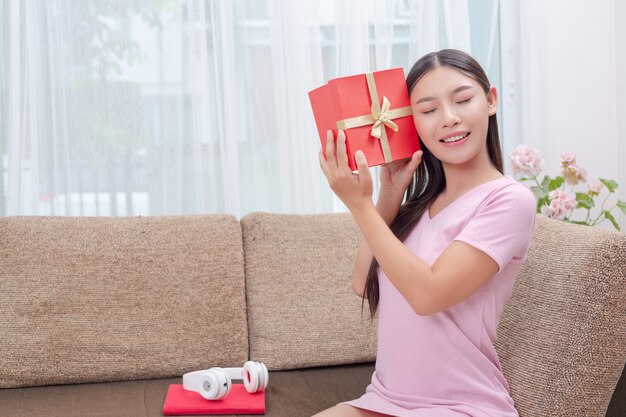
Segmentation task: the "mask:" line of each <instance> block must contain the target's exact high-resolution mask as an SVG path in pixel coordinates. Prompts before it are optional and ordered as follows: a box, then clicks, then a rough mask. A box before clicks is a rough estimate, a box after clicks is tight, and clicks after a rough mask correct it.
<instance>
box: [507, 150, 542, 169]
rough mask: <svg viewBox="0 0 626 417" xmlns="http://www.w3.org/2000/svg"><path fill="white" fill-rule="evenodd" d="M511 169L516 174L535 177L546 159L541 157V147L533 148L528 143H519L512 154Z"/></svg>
mask: <svg viewBox="0 0 626 417" xmlns="http://www.w3.org/2000/svg"><path fill="white" fill-rule="evenodd" d="M509 160H510V161H511V170H512V171H513V174H515V175H519V174H521V175H525V176H529V177H535V176H537V175H538V174H539V172H541V165H542V164H543V162H544V160H543V159H541V153H539V149H533V148H531V147H530V146H528V145H519V146H518V147H517V148H515V150H513V152H511V155H509Z"/></svg>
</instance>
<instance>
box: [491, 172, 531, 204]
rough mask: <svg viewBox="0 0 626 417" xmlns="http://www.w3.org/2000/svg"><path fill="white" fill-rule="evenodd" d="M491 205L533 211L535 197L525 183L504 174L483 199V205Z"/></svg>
mask: <svg viewBox="0 0 626 417" xmlns="http://www.w3.org/2000/svg"><path fill="white" fill-rule="evenodd" d="M493 205H498V206H508V207H509V208H511V209H515V211H526V212H529V211H530V212H531V213H535V210H536V207H537V199H536V198H535V194H534V193H533V191H532V190H531V189H530V188H529V187H528V186H527V185H525V184H522V183H521V182H518V181H516V180H515V179H514V178H512V177H510V176H506V177H504V178H503V181H501V182H500V183H499V184H498V186H497V187H496V188H494V189H493V190H492V192H491V193H489V196H488V197H487V198H486V199H485V206H493Z"/></svg>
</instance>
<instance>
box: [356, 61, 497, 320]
mask: <svg viewBox="0 0 626 417" xmlns="http://www.w3.org/2000/svg"><path fill="white" fill-rule="evenodd" d="M443 66H445V67H450V68H452V69H456V70H458V71H461V72H462V73H463V74H465V75H467V76H468V77H471V78H473V79H474V80H476V81H477V82H478V84H480V86H481V87H482V89H483V90H484V91H485V94H487V93H488V92H489V87H490V84H489V80H488V79H487V75H486V74H485V71H484V70H483V69H482V67H481V66H480V64H479V63H478V62H477V61H476V60H475V59H474V58H472V57H471V56H470V55H468V54H467V53H465V52H463V51H459V50H456V49H442V50H441V51H438V52H431V53H429V54H427V55H424V56H423V57H422V58H420V59H419V60H418V61H417V62H416V63H415V64H414V65H413V67H412V68H411V70H410V71H409V73H408V75H407V77H406V85H407V87H408V89H409V93H410V92H411V90H413V87H415V84H417V82H418V81H419V80H420V79H421V78H422V77H423V76H424V74H426V73H427V72H428V71H430V70H432V69H434V68H437V67H443ZM419 142H420V147H421V149H422V151H423V156H422V162H421V163H420V165H419V166H418V168H417V170H416V171H415V173H414V174H413V179H412V180H411V182H410V184H409V186H408V187H407V190H406V195H405V197H404V203H402V205H401V206H400V209H399V211H398V214H397V215H396V217H395V218H394V220H393V222H392V223H391V225H390V228H391V231H392V232H393V233H394V234H395V235H396V237H397V238H398V239H399V240H400V241H402V242H404V240H405V239H406V238H407V237H408V235H409V234H410V233H411V231H412V230H413V228H414V227H415V226H416V225H417V222H418V221H419V219H420V217H421V216H422V214H423V213H424V211H425V210H426V208H427V207H428V206H429V205H430V203H431V202H433V201H434V200H435V198H437V196H438V195H439V194H440V193H441V192H442V191H443V190H444V189H445V188H446V177H445V175H444V171H443V165H442V164H441V161H440V160H438V159H437V158H435V157H434V156H433V154H432V153H430V151H429V150H428V148H426V147H425V146H424V143H423V142H422V139H421V138H420V139H419ZM487 150H488V152H489V159H490V160H491V163H492V164H493V166H494V167H496V169H497V170H498V171H500V173H501V174H504V171H503V166H502V150H501V148H500V139H499V136H498V122H497V119H496V115H495V114H493V115H492V116H489V125H488V128H487ZM364 292H365V295H366V296H367V300H368V303H369V310H370V320H371V319H373V318H374V316H375V314H376V310H377V309H378V302H379V299H380V294H379V286H378V261H377V260H376V258H375V257H372V263H371V264H370V268H369V271H368V272H367V279H366V281H365V291H364ZM364 302H365V298H364V299H363V300H362V303H361V310H362V309H363V303H364Z"/></svg>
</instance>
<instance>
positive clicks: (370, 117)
mask: <svg viewBox="0 0 626 417" xmlns="http://www.w3.org/2000/svg"><path fill="white" fill-rule="evenodd" d="M365 77H366V79H367V88H368V90H369V93H370V98H371V100H372V108H371V114H364V115H362V116H356V117H350V118H348V119H343V120H339V121H338V122H337V129H340V130H346V129H351V128H354V127H361V126H367V125H373V126H372V129H371V131H370V135H371V136H374V137H375V138H377V139H379V140H380V146H381V148H382V150H383V156H384V157H385V162H391V161H392V158H391V148H390V147H389V139H388V138H387V129H385V127H384V126H387V127H389V128H390V129H391V130H393V131H394V132H397V131H398V125H397V124H395V123H394V122H393V121H392V120H391V119H397V118H398V117H405V116H410V115H411V114H413V112H412V111H411V106H405V107H400V108H397V109H390V107H391V102H390V101H389V99H387V97H385V96H383V106H382V108H381V106H380V100H379V98H378V90H377V89H376V81H375V80H374V74H373V73H371V72H369V73H367V74H365Z"/></svg>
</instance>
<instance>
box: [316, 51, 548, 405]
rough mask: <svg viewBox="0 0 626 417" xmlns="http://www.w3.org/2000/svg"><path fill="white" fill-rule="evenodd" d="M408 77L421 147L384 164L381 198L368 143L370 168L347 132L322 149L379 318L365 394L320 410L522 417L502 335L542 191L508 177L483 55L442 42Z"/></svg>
mask: <svg viewBox="0 0 626 417" xmlns="http://www.w3.org/2000/svg"><path fill="white" fill-rule="evenodd" d="M407 87H408V88H409V92H410V99H411V107H412V110H413V119H414V122H415V128H416V129H417V132H418V135H419V140H420V145H421V149H422V151H418V152H416V153H415V154H414V155H413V157H412V158H411V159H410V160H404V161H395V162H392V163H390V164H386V165H384V166H382V167H381V170H380V183H381V189H380V193H379V200H378V203H377V205H376V206H374V204H373V202H372V188H373V186H372V179H371V175H370V172H369V169H368V166H367V161H366V160H365V157H364V155H363V153H362V152H361V151H357V152H356V160H357V166H358V174H356V175H353V173H352V172H351V170H350V168H349V167H348V163H347V157H346V146H345V133H344V132H342V131H340V132H339V134H338V138H337V140H336V143H335V139H334V135H333V134H332V132H329V136H328V142H327V144H326V156H324V153H322V152H321V151H320V154H319V158H320V166H321V168H322V170H323V172H324V174H325V176H326V178H327V179H328V182H329V185H330V187H331V189H332V190H333V191H334V192H335V193H336V194H337V196H338V197H339V198H340V199H341V200H342V201H343V202H344V204H345V205H346V206H347V207H348V209H349V210H350V212H351V213H352V215H353V217H354V219H355V221H356V223H357V225H358V226H359V229H360V230H361V233H362V235H363V240H362V242H361V245H360V247H359V251H358V254H357V258H356V263H355V267H354V272H353V277H352V286H353V288H354V291H355V292H356V293H357V294H358V295H360V296H361V297H363V298H364V299H365V298H367V299H368V303H369V306H370V313H371V316H372V317H374V315H375V314H376V312H377V311H378V313H379V317H378V351H377V358H376V368H375V371H374V373H373V375H372V381H371V384H370V385H369V386H368V387H367V389H366V392H365V394H364V395H363V396H362V397H360V398H358V399H355V400H352V401H347V402H344V403H340V404H338V405H336V406H335V407H332V408H330V409H327V410H325V411H323V412H321V413H318V414H316V416H315V417H338V416H342V417H348V416H355V417H356V416H367V417H374V416H387V415H391V416H400V417H422V416H424V417H440V416H441V417H443V416H446V417H448V416H450V417H452V416H473V417H494V416H506V417H516V416H518V413H517V411H516V410H515V407H514V404H513V400H512V398H511V396H510V392H509V386H508V384H507V381H506V379H505V377H504V375H503V373H502V369H501V367H500V362H499V360H498V356H497V353H496V351H495V349H494V347H493V342H494V341H495V339H496V329H497V326H498V322H499V319H500V314H501V312H502V310H503V308H504V304H505V303H506V301H507V300H508V299H509V297H510V295H511V291H512V288H513V284H514V282H515V278H516V276H517V272H518V270H519V267H520V265H521V263H522V261H523V260H524V259H525V258H526V255H527V253H528V249H529V247H530V242H531V237H532V232H533V228H534V222H535V208H536V200H535V197H534V195H533V193H532V192H531V190H530V189H528V188H527V187H526V186H524V185H522V184H521V183H518V182H516V181H515V180H514V179H513V178H511V177H508V176H505V175H503V166H502V155H501V150H500V143H499V138H498V127H497V121H496V109H497V104H498V96H497V92H496V89H495V87H493V86H490V84H489V81H488V79H487V76H486V75H485V72H484V71H483V69H482V68H481V67H480V65H479V64H478V63H477V62H476V61H475V60H474V59H473V58H472V57H471V56H469V55H467V54H466V53H464V52H462V51H457V50H450V49H448V50H442V51H439V52H433V53H430V54H428V55H426V56H424V57H423V58H421V59H420V60H419V61H417V62H416V63H415V65H414V66H413V68H412V69H411V71H410V72H409V74H408V76H407ZM405 193H406V201H405V202H404V203H402V200H403V196H404V194H405Z"/></svg>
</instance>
